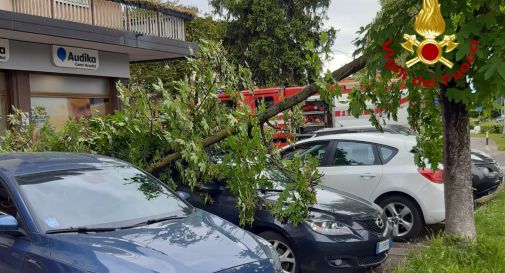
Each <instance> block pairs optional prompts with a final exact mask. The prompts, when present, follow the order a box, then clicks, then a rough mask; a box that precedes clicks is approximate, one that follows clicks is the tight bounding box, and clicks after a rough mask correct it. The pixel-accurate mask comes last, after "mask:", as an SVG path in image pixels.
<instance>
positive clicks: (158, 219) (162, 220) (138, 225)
mask: <svg viewBox="0 0 505 273" xmlns="http://www.w3.org/2000/svg"><path fill="white" fill-rule="evenodd" d="M183 218H186V216H181V215H171V216H165V217H160V218H155V219H149V220H145V221H142V222H140V223H136V224H134V225H131V226H126V227H120V229H128V228H134V227H140V226H147V225H152V224H155V223H159V222H164V221H169V220H176V219H183Z"/></svg>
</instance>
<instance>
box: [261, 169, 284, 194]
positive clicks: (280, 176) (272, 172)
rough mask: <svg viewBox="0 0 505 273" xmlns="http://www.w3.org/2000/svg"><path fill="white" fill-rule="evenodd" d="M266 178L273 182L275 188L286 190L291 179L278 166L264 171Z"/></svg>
mask: <svg viewBox="0 0 505 273" xmlns="http://www.w3.org/2000/svg"><path fill="white" fill-rule="evenodd" d="M262 174H263V175H264V177H265V178H266V179H268V180H269V181H270V182H272V185H273V189H275V190H284V189H285V188H286V186H287V184H288V183H291V180H290V179H289V178H288V177H287V176H286V175H285V174H284V173H283V172H282V171H281V170H279V169H278V168H276V167H273V168H269V169H267V170H265V171H263V173H262Z"/></svg>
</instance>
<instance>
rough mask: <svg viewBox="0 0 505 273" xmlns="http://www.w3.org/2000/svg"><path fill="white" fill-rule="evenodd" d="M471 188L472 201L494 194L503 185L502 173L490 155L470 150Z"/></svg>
mask: <svg viewBox="0 0 505 273" xmlns="http://www.w3.org/2000/svg"><path fill="white" fill-rule="evenodd" d="M471 157H472V186H473V188H474V190H473V197H474V199H478V198H481V197H483V196H486V195H489V194H491V193H494V192H496V190H497V189H498V187H499V186H500V185H501V184H502V183H503V171H502V169H501V167H500V166H499V165H498V163H497V162H496V160H494V159H493V158H492V157H491V156H490V155H488V154H486V153H484V152H482V151H479V150H472V154H471Z"/></svg>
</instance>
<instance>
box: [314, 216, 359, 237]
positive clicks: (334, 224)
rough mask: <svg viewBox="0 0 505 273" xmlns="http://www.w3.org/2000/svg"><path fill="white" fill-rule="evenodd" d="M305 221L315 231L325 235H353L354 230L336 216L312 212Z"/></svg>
mask: <svg viewBox="0 0 505 273" xmlns="http://www.w3.org/2000/svg"><path fill="white" fill-rule="evenodd" d="M305 223H306V224H307V225H308V226H309V227H310V228H311V229H312V230H313V231H315V232H317V233H320V234H324V235H351V234H353V232H352V230H351V229H350V228H349V227H348V226H346V225H345V224H343V223H340V222H338V221H336V220H335V218H334V217H332V216H330V215H327V214H322V213H314V212H311V213H310V218H309V219H307V220H305Z"/></svg>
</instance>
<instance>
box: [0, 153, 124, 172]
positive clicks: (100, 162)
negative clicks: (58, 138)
mask: <svg viewBox="0 0 505 273" xmlns="http://www.w3.org/2000/svg"><path fill="white" fill-rule="evenodd" d="M107 165H108V166H124V165H127V164H126V163H125V162H123V161H120V160H117V159H113V158H109V157H105V156H100V155H90V154H81V153H58V152H45V153H5V154H0V172H1V173H3V174H5V175H8V176H23V175H33V174H38V173H45V172H54V171H63V170H72V169H85V168H96V167H98V166H100V167H104V166H107Z"/></svg>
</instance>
